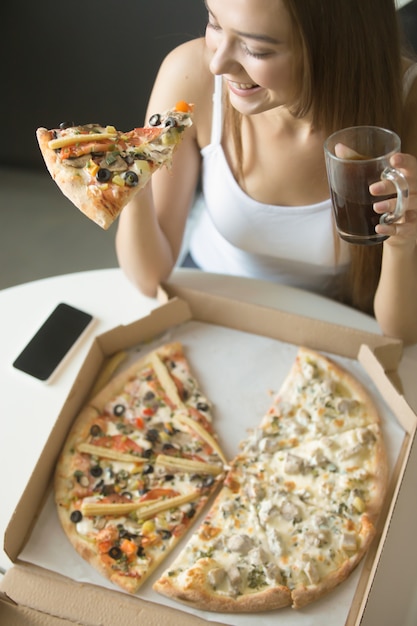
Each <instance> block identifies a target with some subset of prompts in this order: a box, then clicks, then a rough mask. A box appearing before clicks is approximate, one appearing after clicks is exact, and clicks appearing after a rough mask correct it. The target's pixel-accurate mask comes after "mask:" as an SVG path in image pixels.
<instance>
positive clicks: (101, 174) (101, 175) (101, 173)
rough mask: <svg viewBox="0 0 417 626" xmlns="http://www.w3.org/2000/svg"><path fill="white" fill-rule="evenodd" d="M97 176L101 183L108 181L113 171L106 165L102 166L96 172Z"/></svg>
mask: <svg viewBox="0 0 417 626" xmlns="http://www.w3.org/2000/svg"><path fill="white" fill-rule="evenodd" d="M96 178H97V180H98V182H99V183H106V182H107V181H108V180H110V178H111V171H110V170H108V169H107V168H106V167H100V169H99V170H98V172H97V174H96Z"/></svg>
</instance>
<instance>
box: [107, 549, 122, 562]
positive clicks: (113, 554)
mask: <svg viewBox="0 0 417 626" xmlns="http://www.w3.org/2000/svg"><path fill="white" fill-rule="evenodd" d="M122 555H123V552H122V551H121V549H120V548H118V547H117V546H113V547H112V548H110V550H109V556H111V558H112V559H115V560H117V559H120V557H121V556H122Z"/></svg>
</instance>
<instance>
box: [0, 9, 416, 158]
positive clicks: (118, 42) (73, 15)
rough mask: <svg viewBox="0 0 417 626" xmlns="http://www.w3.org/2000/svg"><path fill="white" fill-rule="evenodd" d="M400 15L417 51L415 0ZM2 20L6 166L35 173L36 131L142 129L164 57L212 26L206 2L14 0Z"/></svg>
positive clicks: (0, 100)
mask: <svg viewBox="0 0 417 626" xmlns="http://www.w3.org/2000/svg"><path fill="white" fill-rule="evenodd" d="M225 1H227V0H225ZM335 1H337V0H335ZM364 1H366V0H364ZM400 15H401V17H402V21H403V23H404V27H405V31H406V34H407V37H408V38H409V40H410V41H412V43H413V44H414V47H415V49H417V0H413V2H412V3H411V4H409V5H406V6H405V7H404V8H403V9H402V10H401V11H400ZM0 16H1V26H2V29H1V31H2V32H1V36H0V54H1V61H2V62H1V75H0V81H1V82H0V84H1V97H0V115H1V117H0V119H1V122H0V123H1V125H2V128H1V134H0V136H1V141H0V166H1V165H5V166H11V167H14V166H17V167H31V168H41V167H42V168H43V167H44V165H43V162H42V160H41V156H40V153H39V149H38V146H37V143H36V139H35V130H36V128H37V127H38V126H45V127H47V128H55V127H56V126H57V125H59V123H60V122H62V121H73V122H75V123H78V124H83V123H89V122H95V123H97V122H98V123H102V124H113V125H115V126H116V127H118V128H120V129H122V130H130V129H131V128H134V127H135V126H141V125H142V123H143V121H144V115H145V109H146V104H147V101H148V97H149V93H150V90H151V88H152V84H153V81H154V78H155V75H156V73H157V70H158V68H159V65H160V63H161V61H162V59H163V58H164V56H165V55H166V53H167V52H168V51H169V50H171V49H172V48H173V47H175V46H176V45H178V44H180V43H182V42H183V41H187V40H188V39H191V38H194V37H196V36H200V35H203V34H204V28H205V23H206V10H205V7H204V3H203V0H71V2H65V3H64V2H61V1H60V0H40V1H38V2H35V1H33V2H27V0H14V1H13V2H10V1H9V2H6V3H3V4H2V8H1V10H0ZM387 45H389V43H388V42H387Z"/></svg>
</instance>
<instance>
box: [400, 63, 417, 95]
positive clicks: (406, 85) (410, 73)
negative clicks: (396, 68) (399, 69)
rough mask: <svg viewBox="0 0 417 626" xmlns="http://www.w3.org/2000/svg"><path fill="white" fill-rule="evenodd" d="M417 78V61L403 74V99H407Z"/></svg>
mask: <svg viewBox="0 0 417 626" xmlns="http://www.w3.org/2000/svg"><path fill="white" fill-rule="evenodd" d="M416 78H417V63H413V65H410V67H409V68H407V70H406V71H405V73H404V76H403V99H404V100H406V99H407V96H408V94H409V93H410V89H411V87H412V85H413V83H414V81H415V79H416Z"/></svg>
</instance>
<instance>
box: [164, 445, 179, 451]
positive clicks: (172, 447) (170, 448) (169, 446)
mask: <svg viewBox="0 0 417 626" xmlns="http://www.w3.org/2000/svg"><path fill="white" fill-rule="evenodd" d="M173 450H178V448H176V447H175V446H174V445H173V444H172V443H164V445H163V446H162V451H163V452H170V451H171V452H172V451H173Z"/></svg>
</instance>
